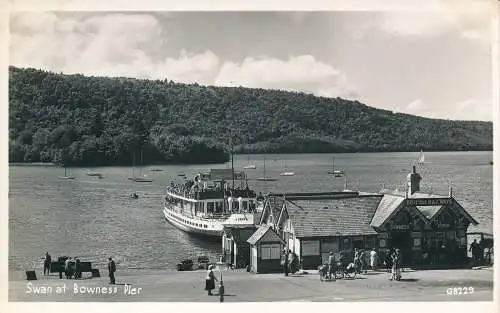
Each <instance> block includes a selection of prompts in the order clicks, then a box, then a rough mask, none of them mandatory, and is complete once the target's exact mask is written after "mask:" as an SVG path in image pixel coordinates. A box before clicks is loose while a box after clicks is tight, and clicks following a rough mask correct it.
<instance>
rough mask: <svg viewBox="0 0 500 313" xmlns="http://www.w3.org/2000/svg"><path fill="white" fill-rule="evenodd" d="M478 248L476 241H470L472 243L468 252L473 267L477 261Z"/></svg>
mask: <svg viewBox="0 0 500 313" xmlns="http://www.w3.org/2000/svg"><path fill="white" fill-rule="evenodd" d="M478 247H479V244H478V243H477V241H476V239H474V240H473V241H472V243H471V244H470V248H469V252H472V260H473V262H474V265H476V262H477V261H478V256H477V254H478V253H477V252H478Z"/></svg>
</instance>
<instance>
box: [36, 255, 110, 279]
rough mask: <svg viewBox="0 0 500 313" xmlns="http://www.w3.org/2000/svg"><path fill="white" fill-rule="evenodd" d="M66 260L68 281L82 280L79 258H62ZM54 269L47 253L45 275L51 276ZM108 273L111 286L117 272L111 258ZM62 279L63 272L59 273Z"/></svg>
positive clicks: (44, 265)
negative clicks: (72, 279) (73, 279)
mask: <svg viewBox="0 0 500 313" xmlns="http://www.w3.org/2000/svg"><path fill="white" fill-rule="evenodd" d="M61 259H62V260H64V275H65V276H66V278H67V279H71V278H73V277H74V278H75V279H79V278H82V271H81V262H80V259H79V258H78V257H75V258H74V259H73V258H71V257H68V258H66V259H64V258H60V260H61ZM51 269H52V257H51V256H50V254H49V253H48V252H47V253H45V259H44V261H43V274H44V275H50V271H51ZM108 272H109V281H110V284H115V272H116V263H115V261H113V259H112V258H111V257H110V258H109V261H108ZM59 276H60V278H62V272H59Z"/></svg>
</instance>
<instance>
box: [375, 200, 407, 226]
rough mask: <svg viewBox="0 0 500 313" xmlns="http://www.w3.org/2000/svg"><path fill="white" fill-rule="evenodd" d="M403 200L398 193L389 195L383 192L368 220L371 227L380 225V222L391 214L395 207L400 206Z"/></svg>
mask: <svg viewBox="0 0 500 313" xmlns="http://www.w3.org/2000/svg"><path fill="white" fill-rule="evenodd" d="M404 200H405V198H404V197H401V196H399V195H389V194H385V195H384V196H383V198H382V200H380V202H379V204H378V207H377V208H376V211H375V214H374V215H373V218H372V220H371V223H370V222H369V224H370V226H372V227H380V226H382V224H383V223H384V222H385V221H386V220H387V219H388V218H389V217H390V216H392V215H394V214H395V212H396V211H397V209H398V208H399V207H400V205H401V203H403V201H404Z"/></svg>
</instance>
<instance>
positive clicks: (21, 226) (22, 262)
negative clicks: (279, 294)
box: [9, 152, 493, 270]
mask: <svg viewBox="0 0 500 313" xmlns="http://www.w3.org/2000/svg"><path fill="white" fill-rule="evenodd" d="M417 157H418V154H416V153H366V154H337V155H335V167H336V168H337V167H339V168H343V169H345V171H346V175H347V178H348V187H349V189H354V190H361V191H371V192H377V191H380V189H381V188H382V187H383V186H384V185H385V187H386V188H392V189H395V188H399V189H400V190H404V183H405V180H406V175H407V173H408V171H409V167H410V164H412V162H413V161H414V160H415V159H416V158H417ZM265 158H266V176H273V177H279V178H280V179H279V181H277V182H266V183H265V184H263V183H262V182H256V181H251V182H250V186H251V187H253V188H255V189H256V190H257V191H264V192H269V191H288V192H294V191H295V192H298V191H329V190H341V189H343V187H344V179H343V178H333V177H331V176H330V175H328V174H327V171H328V169H329V168H331V165H332V155H330V154H293V155H279V156H276V155H267V156H265ZM492 158H493V155H492V152H435V153H431V152H429V153H426V161H428V162H429V163H427V164H425V165H424V166H419V168H418V170H417V171H419V172H420V173H421V175H422V177H423V180H422V183H421V189H422V191H432V192H433V193H437V194H443V195H447V194H448V186H449V185H450V184H451V185H452V186H453V190H454V194H455V197H456V198H457V199H458V200H459V201H460V202H461V203H462V204H463V205H464V206H465V207H466V209H467V210H468V211H469V212H470V213H471V214H472V216H474V218H476V219H477V220H478V221H479V222H480V225H479V227H480V229H481V230H484V231H487V232H491V231H492V225H493V166H491V165H489V161H490V160H492ZM284 160H286V167H287V171H293V172H295V173H296V174H297V175H296V176H291V177H280V176H279V173H281V172H283V171H284V169H285V167H284V165H285V161H284ZM249 163H251V164H255V165H256V166H257V169H255V170H247V173H248V175H249V177H250V178H256V177H259V176H263V163H264V156H259V155H251V156H246V155H238V156H235V168H237V169H238V168H239V169H241V168H242V167H243V166H245V165H247V164H249ZM210 167H211V166H160V167H155V168H161V169H163V171H161V172H152V171H148V168H144V169H143V170H142V173H143V174H144V173H147V174H148V176H149V177H150V178H152V179H153V182H152V183H134V182H132V181H129V180H127V177H129V176H130V175H131V169H130V168H124V167H106V168H100V169H98V171H100V172H102V173H103V174H104V175H105V176H106V178H105V179H102V180H99V179H97V178H96V177H89V176H87V175H86V173H87V169H71V171H70V173H71V175H72V176H76V177H77V178H76V179H75V180H62V179H58V176H62V175H63V174H64V171H63V170H62V169H61V168H57V167H35V166H15V167H14V166H11V167H10V178H9V180H10V186H9V188H10V189H9V204H10V205H9V268H10V269H11V270H22V269H26V268H28V267H30V266H32V262H33V261H34V260H36V259H39V258H40V257H41V256H42V255H43V254H44V253H45V251H49V252H50V253H51V255H52V256H53V257H56V256H61V255H70V256H79V257H80V258H83V259H85V260H90V261H92V262H94V263H96V264H105V262H106V259H107V257H109V256H113V257H114V258H115V259H116V260H117V261H118V263H119V265H120V267H121V268H130V269H132V268H133V269H159V268H161V269H165V268H167V269H173V268H175V265H176V264H177V262H178V261H179V260H180V259H182V258H193V259H195V258H197V257H198V256H200V255H208V256H209V257H210V258H211V259H212V260H214V259H215V258H216V256H217V255H218V254H219V253H220V250H221V248H220V243H218V242H206V241H204V240H202V239H196V238H192V237H190V236H189V235H187V234H186V233H184V232H182V231H180V230H178V229H176V228H174V227H173V226H172V225H170V224H169V223H168V222H166V221H165V220H164V218H163V215H162V204H163V201H162V199H163V189H164V186H165V185H166V184H168V183H169V182H170V181H171V180H172V179H175V180H179V177H178V174H179V173H181V172H182V173H185V174H186V175H188V177H192V176H193V173H195V172H196V171H197V170H200V169H206V168H210ZM212 167H218V168H226V167H228V164H221V165H218V166H212ZM150 168H152V167H150ZM137 172H138V170H136V173H137ZM133 191H137V192H138V194H139V195H140V198H139V199H138V200H132V199H130V198H129V197H128V196H129V194H130V193H131V192H133Z"/></svg>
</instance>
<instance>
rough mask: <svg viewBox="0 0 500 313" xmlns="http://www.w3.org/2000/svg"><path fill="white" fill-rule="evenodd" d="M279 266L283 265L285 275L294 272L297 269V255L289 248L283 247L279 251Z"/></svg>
mask: <svg viewBox="0 0 500 313" xmlns="http://www.w3.org/2000/svg"><path fill="white" fill-rule="evenodd" d="M280 264H281V266H283V272H284V274H285V276H288V274H294V273H296V272H297V271H298V270H299V267H300V265H299V257H298V256H297V254H296V253H295V252H292V251H291V250H289V249H286V248H285V249H283V251H282V253H281V263H280Z"/></svg>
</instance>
